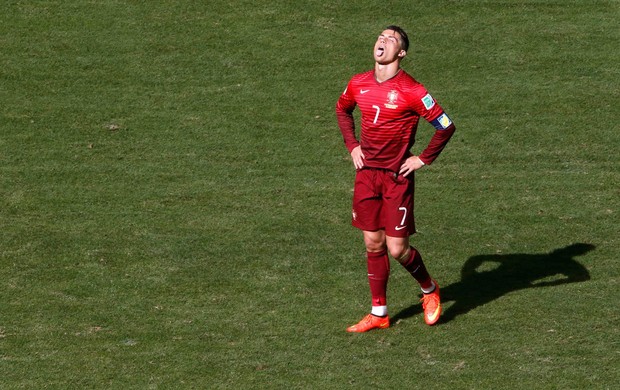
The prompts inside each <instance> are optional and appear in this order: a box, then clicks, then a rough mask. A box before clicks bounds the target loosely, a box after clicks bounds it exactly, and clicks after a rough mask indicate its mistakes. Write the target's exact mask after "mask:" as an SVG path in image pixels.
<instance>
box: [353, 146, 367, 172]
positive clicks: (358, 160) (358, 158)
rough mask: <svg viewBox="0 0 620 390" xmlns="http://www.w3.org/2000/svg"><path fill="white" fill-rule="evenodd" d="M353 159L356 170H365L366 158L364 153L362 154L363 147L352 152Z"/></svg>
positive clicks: (358, 147) (357, 147)
mask: <svg viewBox="0 0 620 390" xmlns="http://www.w3.org/2000/svg"><path fill="white" fill-rule="evenodd" d="M351 158H352V159H353V165H354V166H355V169H362V168H364V159H365V158H366V157H365V156H364V152H362V147H361V146H360V145H358V146H356V147H355V148H353V150H352V151H351Z"/></svg>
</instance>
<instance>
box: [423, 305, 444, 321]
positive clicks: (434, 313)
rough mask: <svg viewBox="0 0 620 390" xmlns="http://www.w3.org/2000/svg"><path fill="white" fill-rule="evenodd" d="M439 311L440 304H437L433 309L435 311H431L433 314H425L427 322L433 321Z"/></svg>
mask: <svg viewBox="0 0 620 390" xmlns="http://www.w3.org/2000/svg"><path fill="white" fill-rule="evenodd" d="M440 312H441V304H439V305H437V309H435V312H433V314H430V315H427V316H426V318H428V321H429V322H434V321H435V320H436V319H437V317H439V313H440Z"/></svg>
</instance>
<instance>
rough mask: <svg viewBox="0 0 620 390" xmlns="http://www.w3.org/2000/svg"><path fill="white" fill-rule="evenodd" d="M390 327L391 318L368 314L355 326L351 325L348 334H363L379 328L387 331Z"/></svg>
mask: <svg viewBox="0 0 620 390" xmlns="http://www.w3.org/2000/svg"><path fill="white" fill-rule="evenodd" d="M389 327H390V317H388V316H385V317H377V316H375V315H372V314H368V315H367V316H366V317H364V318H362V320H361V321H360V322H358V323H357V324H355V325H351V326H349V327H348V328H347V332H355V333H362V332H367V331H369V330H371V329H375V328H379V329H385V328H389Z"/></svg>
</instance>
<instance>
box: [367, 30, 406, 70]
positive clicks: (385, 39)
mask: <svg viewBox="0 0 620 390" xmlns="http://www.w3.org/2000/svg"><path fill="white" fill-rule="evenodd" d="M400 39H401V37H400V34H399V33H397V32H396V31H394V30H385V31H383V32H382V33H381V35H379V37H378V38H377V42H375V51H374V57H375V61H376V62H377V63H379V64H389V63H392V62H394V61H396V60H398V59H399V58H402V57H404V56H405V55H406V54H407V52H405V51H404V50H402V49H401V46H400Z"/></svg>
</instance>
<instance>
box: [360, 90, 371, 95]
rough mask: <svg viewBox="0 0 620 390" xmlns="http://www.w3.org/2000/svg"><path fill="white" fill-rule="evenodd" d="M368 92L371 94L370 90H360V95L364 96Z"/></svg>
mask: <svg viewBox="0 0 620 390" xmlns="http://www.w3.org/2000/svg"><path fill="white" fill-rule="evenodd" d="M366 92H370V89H360V93H361V94H362V95H363V94H365V93H366Z"/></svg>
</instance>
